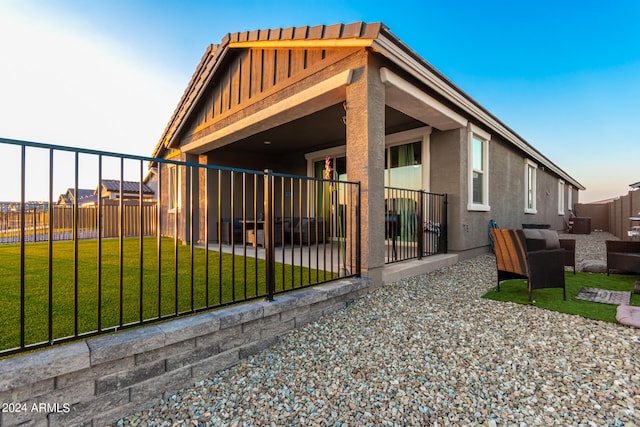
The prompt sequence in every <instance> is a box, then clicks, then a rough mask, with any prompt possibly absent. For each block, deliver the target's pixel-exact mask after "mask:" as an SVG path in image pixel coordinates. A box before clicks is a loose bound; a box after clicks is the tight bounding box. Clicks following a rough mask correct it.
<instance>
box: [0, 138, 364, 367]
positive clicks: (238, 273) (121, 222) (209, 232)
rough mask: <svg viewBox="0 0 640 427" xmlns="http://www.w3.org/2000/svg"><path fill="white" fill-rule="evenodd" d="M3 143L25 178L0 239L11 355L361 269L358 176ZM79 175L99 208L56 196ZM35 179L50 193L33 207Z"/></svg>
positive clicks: (0, 321) (0, 347) (2, 344)
mask: <svg viewBox="0 0 640 427" xmlns="http://www.w3.org/2000/svg"><path fill="white" fill-rule="evenodd" d="M0 152H1V153H2V155H3V159H5V160H6V159H8V158H15V159H16V161H15V164H16V165H17V168H16V173H15V175H14V176H13V178H12V179H13V182H15V183H17V186H19V192H20V196H19V199H20V200H15V201H14V203H12V206H13V207H14V208H15V207H16V206H17V211H16V212H12V213H7V214H6V215H7V216H6V223H7V226H6V227H5V228H4V229H0V238H1V237H2V233H5V235H6V236H9V235H11V236H17V240H8V242H13V243H6V244H0V266H1V269H2V275H0V307H1V310H0V356H3V355H7V354H12V353H16V352H20V351H24V350H28V349H34V348H39V347H44V346H48V345H52V344H55V343H59V342H64V341H69V340H74V339H78V338H80V337H86V336H91V335H95V334H100V333H104V332H111V331H116V330H119V329H122V328H126V327H131V326H136V325H141V324H145V323H149V322H153V321H157V320H161V319H167V318H171V317H176V316H180V315H184V314H188V313H195V312H199V311H202V310H207V309H211V308H217V307H222V306H226V305H229V304H236V303H239V302H242V301H249V300H253V299H256V298H267V299H272V298H273V297H274V295H276V294H278V293H282V292H288V291H291V290H294V289H299V288H303V287H307V286H312V285H316V284H319V283H323V282H328V281H332V280H335V279H337V278H338V277H345V276H357V275H359V274H360V260H359V253H360V213H359V212H360V186H359V184H358V183H355V182H342V181H328V180H322V179H314V178H309V177H302V176H293V175H286V174H277V173H273V172H271V171H268V170H267V171H261V172H260V171H249V170H239V169H232V168H223V167H215V166H211V165H206V164H198V163H189V162H178V161H173V160H165V159H152V158H147V157H140V156H129V155H124V154H117V153H109V152H103V151H94V150H83V149H76V148H70V147H63V146H54V145H46V144H39V143H31V142H24V141H15V140H8V139H1V138H0ZM12 156H13V157H12ZM43 158H44V159H45V160H44V162H43V163H44V164H36V161H35V160H34V159H39V161H42V159H43ZM4 172H6V171H4ZM36 175H37V177H36V178H37V179H34V177H35V176H36ZM114 175H116V176H118V177H119V178H118V180H119V182H120V188H119V191H116V192H115V194H110V195H109V197H110V198H111V199H107V198H106V195H104V194H103V193H102V190H101V188H102V182H103V180H105V179H106V177H109V178H112V177H113V176H114ZM125 177H127V180H129V181H127V180H126V179H125ZM131 179H133V180H137V181H138V184H137V185H138V189H139V192H138V195H137V196H135V195H134V196H131V194H130V193H129V194H128V196H127V195H125V192H124V190H125V189H124V187H125V185H124V183H125V182H129V183H130V182H131ZM65 180H70V181H71V182H67V181H65ZM62 181H64V182H62ZM143 182H145V183H146V184H147V185H149V186H151V187H153V188H155V192H156V194H155V196H154V199H153V202H150V201H149V199H148V196H147V195H146V194H143ZM81 185H82V187H85V188H95V189H96V196H97V197H96V200H95V205H94V206H92V207H91V209H92V211H91V212H92V215H93V216H91V217H90V218H89V217H87V218H84V216H83V215H87V216H88V215H89V214H88V213H86V212H88V210H87V211H84V210H83V209H85V208H83V207H81V206H80V205H79V202H78V201H77V200H76V201H75V202H74V204H73V205H72V206H71V207H64V208H62V207H58V206H56V204H55V202H56V201H57V199H58V198H57V194H55V191H54V190H55V189H57V187H58V186H62V187H63V188H67V187H69V188H72V189H73V190H74V191H75V194H78V190H79V189H80V188H81ZM36 190H37V191H39V192H40V193H38V195H40V194H45V196H44V197H42V198H39V196H37V197H38V198H39V199H45V200H47V199H48V200H47V201H46V202H45V204H44V206H45V207H43V208H41V209H40V210H38V209H35V210H34V211H32V216H30V215H31V213H30V212H29V209H34V208H33V207H32V206H31V204H29V203H28V202H27V191H29V192H33V191H36ZM128 190H130V188H129V189H128ZM30 197H31V196H30ZM0 199H6V198H5V197H3V196H2V195H1V194H0ZM87 209H88V208H87ZM69 212H70V213H69ZM83 218H84V219H83ZM112 218H115V220H113V219H112ZM0 219H1V218H0ZM114 221H115V223H114ZM9 223H10V225H9ZM114 224H115V230H114ZM7 238H8V237H7ZM11 239H14V237H11Z"/></svg>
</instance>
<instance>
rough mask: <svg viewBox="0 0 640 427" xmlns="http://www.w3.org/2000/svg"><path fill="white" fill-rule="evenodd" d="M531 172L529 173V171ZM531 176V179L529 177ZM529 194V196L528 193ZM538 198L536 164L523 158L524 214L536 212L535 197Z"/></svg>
mask: <svg viewBox="0 0 640 427" xmlns="http://www.w3.org/2000/svg"><path fill="white" fill-rule="evenodd" d="M530 171H531V172H532V174H529V172H530ZM530 176H531V179H529V177H530ZM530 194H531V198H530V197H529V195H530ZM537 198H538V164H537V163H535V162H533V161H531V160H529V159H524V213H526V214H536V213H538V209H537V200H536V199H537ZM530 199H531V202H532V203H531V205H530V204H529V200H530Z"/></svg>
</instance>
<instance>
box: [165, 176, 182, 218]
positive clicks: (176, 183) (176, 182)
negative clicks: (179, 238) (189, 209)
mask: <svg viewBox="0 0 640 427" xmlns="http://www.w3.org/2000/svg"><path fill="white" fill-rule="evenodd" d="M167 172H168V174H169V177H168V178H169V179H168V187H169V192H168V193H167V194H169V210H168V212H169V213H174V212H176V211H177V210H179V209H180V199H181V198H180V169H179V168H178V165H169V166H168V168H167ZM173 177H175V178H173ZM174 187H175V188H174ZM174 193H175V204H174V203H173V200H174V199H173V197H174Z"/></svg>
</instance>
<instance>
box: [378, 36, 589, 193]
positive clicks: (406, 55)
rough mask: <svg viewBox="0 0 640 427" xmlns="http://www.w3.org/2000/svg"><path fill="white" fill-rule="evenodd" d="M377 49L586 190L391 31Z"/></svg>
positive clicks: (576, 185)
mask: <svg viewBox="0 0 640 427" xmlns="http://www.w3.org/2000/svg"><path fill="white" fill-rule="evenodd" d="M385 29H386V28H385ZM373 48H374V49H375V50H376V51H378V52H379V53H381V54H382V55H384V56H386V57H387V58H389V59H390V60H392V61H393V62H394V63H395V64H396V65H398V66H399V67H401V68H402V69H404V70H405V71H407V72H408V73H409V74H411V75H412V76H414V77H415V78H417V79H418V80H419V81H421V82H423V83H425V84H427V85H428V86H429V87H431V88H433V89H434V90H435V91H436V92H438V93H439V94H440V95H442V96H443V97H444V98H446V99H448V100H449V101H451V102H453V103H454V104H455V105H458V106H459V107H461V108H462V109H463V110H464V111H465V112H467V113H468V114H470V115H472V116H474V117H476V118H477V119H479V120H480V121H481V122H482V123H483V124H484V125H486V126H488V127H489V128H491V129H494V130H495V131H496V132H497V133H498V134H499V135H500V136H502V137H503V138H505V139H506V140H507V141H509V142H511V143H512V144H513V145H515V146H516V147H518V148H519V149H520V150H522V151H523V152H525V153H527V154H528V155H529V156H531V157H532V159H534V160H536V161H538V162H540V163H541V164H543V165H544V166H545V167H547V168H549V169H550V170H552V171H553V172H554V173H556V174H557V175H558V176H560V177H561V178H563V179H564V180H565V181H567V182H568V183H570V184H572V185H574V186H575V187H577V188H578V189H580V190H585V187H584V186H583V185H582V184H580V183H579V182H578V181H576V180H575V179H574V178H572V177H571V176H570V175H569V174H567V173H566V172H565V171H563V170H562V169H561V168H560V167H558V166H557V165H556V164H554V163H553V162H552V161H551V160H549V159H548V158H547V157H546V156H544V155H543V154H542V153H540V152H539V151H538V150H537V149H535V148H534V147H533V146H532V145H530V144H529V143H528V142H526V141H525V140H524V139H523V138H522V137H520V136H519V135H518V134H517V133H516V132H514V131H513V130H512V129H510V128H509V127H508V126H507V125H505V124H504V123H503V122H502V121H500V120H499V119H498V118H497V117H495V116H494V115H493V114H491V113H490V112H489V111H488V110H486V109H485V108H483V107H482V106H481V105H480V104H479V103H478V102H476V101H475V100H473V99H472V98H471V97H470V96H469V95H468V94H466V93H465V92H464V91H463V90H462V89H460V88H459V87H458V86H456V85H455V84H454V83H453V82H451V81H450V80H449V79H447V78H446V77H445V76H444V75H442V74H441V73H440V72H438V71H437V70H436V69H435V68H434V67H433V66H432V65H431V64H429V63H428V62H426V61H425V60H424V59H422V57H420V56H419V55H418V54H416V53H415V52H414V51H413V50H411V49H410V48H409V47H408V46H407V45H406V44H404V43H403V42H402V41H401V40H400V39H398V38H397V37H396V36H395V35H393V34H392V33H391V32H390V31H388V30H387V31H384V32H382V33H381V34H380V35H379V36H378V38H377V39H376V40H375V42H374V43H373Z"/></svg>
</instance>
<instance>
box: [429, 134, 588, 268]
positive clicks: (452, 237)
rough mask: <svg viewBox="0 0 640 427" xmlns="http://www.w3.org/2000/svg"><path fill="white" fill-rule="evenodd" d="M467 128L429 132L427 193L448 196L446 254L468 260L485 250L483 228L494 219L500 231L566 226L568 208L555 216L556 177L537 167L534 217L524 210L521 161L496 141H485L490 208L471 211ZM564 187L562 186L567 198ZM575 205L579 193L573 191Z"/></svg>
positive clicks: (556, 209)
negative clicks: (455, 254)
mask: <svg viewBox="0 0 640 427" xmlns="http://www.w3.org/2000/svg"><path fill="white" fill-rule="evenodd" d="M467 132H468V131H467V129H456V130H451V131H446V132H442V131H438V130H434V131H433V133H432V134H431V153H430V154H431V157H430V162H431V164H430V174H431V175H430V179H431V191H433V192H438V193H447V194H448V207H447V208H448V221H449V224H448V226H449V228H448V230H449V251H450V252H454V253H459V254H460V255H461V257H462V259H464V258H468V257H471V256H474V255H476V254H478V253H482V252H486V251H487V250H488V245H489V238H488V232H487V225H488V222H489V220H491V219H493V220H495V221H496V222H497V223H498V226H500V227H502V228H521V227H522V224H549V225H550V226H551V228H552V229H555V230H563V229H565V228H566V224H567V222H568V217H569V209H568V208H569V207H568V206H566V207H565V214H564V215H560V214H559V213H558V198H559V194H558V181H559V178H558V177H557V176H555V175H553V174H551V173H549V171H548V170H545V169H544V168H542V167H538V169H537V172H536V174H537V191H536V205H537V206H536V208H537V213H535V214H529V213H525V211H524V198H525V188H524V187H525V181H524V174H525V157H524V155H523V154H522V153H520V152H519V151H516V150H514V149H513V148H512V147H511V146H510V145H508V144H506V143H505V142H504V141H502V140H501V139H500V138H499V137H497V136H495V135H492V138H491V141H490V143H489V205H490V210H489V211H487V212H485V211H470V210H468V209H467V204H468V194H469V192H468V191H467V187H468V176H467V174H468V142H467V138H468V136H467V135H468V133H467ZM567 191H569V190H568V186H565V200H568V196H567ZM572 200H573V202H574V203H575V202H577V200H578V194H577V191H575V190H574V191H573V196H572Z"/></svg>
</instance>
